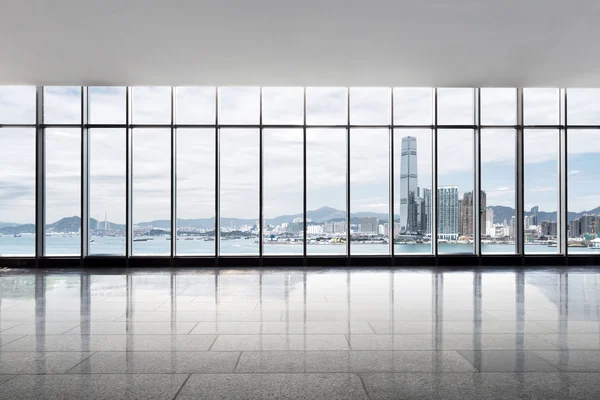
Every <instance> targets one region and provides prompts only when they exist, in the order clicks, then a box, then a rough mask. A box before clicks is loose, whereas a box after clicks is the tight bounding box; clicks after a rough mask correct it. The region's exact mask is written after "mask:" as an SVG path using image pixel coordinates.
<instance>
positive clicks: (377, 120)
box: [350, 88, 392, 125]
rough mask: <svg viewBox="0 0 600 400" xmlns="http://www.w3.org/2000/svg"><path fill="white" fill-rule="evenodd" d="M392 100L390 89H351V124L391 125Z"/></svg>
mask: <svg viewBox="0 0 600 400" xmlns="http://www.w3.org/2000/svg"><path fill="white" fill-rule="evenodd" d="M391 100H392V99H391V96H390V89H389V88H352V89H350V123H351V124H352V125H389V124H390V113H391Z"/></svg>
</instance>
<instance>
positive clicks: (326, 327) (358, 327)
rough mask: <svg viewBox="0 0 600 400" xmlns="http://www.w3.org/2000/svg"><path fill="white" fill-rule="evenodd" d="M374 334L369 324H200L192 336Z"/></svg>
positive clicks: (268, 322)
mask: <svg viewBox="0 0 600 400" xmlns="http://www.w3.org/2000/svg"><path fill="white" fill-rule="evenodd" d="M348 332H352V333H373V329H371V326H370V325H369V324H368V323H367V322H362V321H359V322H354V323H352V324H348V323H346V322H306V323H304V322H273V321H266V322H222V321H220V322H215V321H213V322H200V323H198V325H196V327H195V328H194V329H193V330H192V332H191V334H224V335H240V334H246V335H250V334H252V335H260V334H262V335H277V334H279V335H304V334H309V335H310V334H312V335H315V334H342V335H343V334H346V333H348Z"/></svg>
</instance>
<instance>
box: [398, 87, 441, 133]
mask: <svg viewBox="0 0 600 400" xmlns="http://www.w3.org/2000/svg"><path fill="white" fill-rule="evenodd" d="M431 122H432V119H431V88H394V124H395V125H431Z"/></svg>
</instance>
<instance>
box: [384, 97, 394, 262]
mask: <svg viewBox="0 0 600 400" xmlns="http://www.w3.org/2000/svg"><path fill="white" fill-rule="evenodd" d="M390 107H391V109H390V129H389V131H390V140H389V143H390V144H389V146H390V148H389V153H390V161H389V165H388V168H389V171H390V178H389V185H388V187H389V203H390V204H389V211H388V227H387V236H388V243H389V254H390V256H391V257H392V258H393V257H394V128H393V125H394V88H393V87H391V88H390ZM384 233H385V230H384Z"/></svg>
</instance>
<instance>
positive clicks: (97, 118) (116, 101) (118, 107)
mask: <svg viewBox="0 0 600 400" xmlns="http://www.w3.org/2000/svg"><path fill="white" fill-rule="evenodd" d="M126 90H127V89H126V88H124V87H107V86H105V87H90V88H89V89H88V102H89V106H88V107H89V113H90V115H89V122H90V124H124V123H125V122H126V119H125V114H126V109H127V104H126V101H125V99H126Z"/></svg>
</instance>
